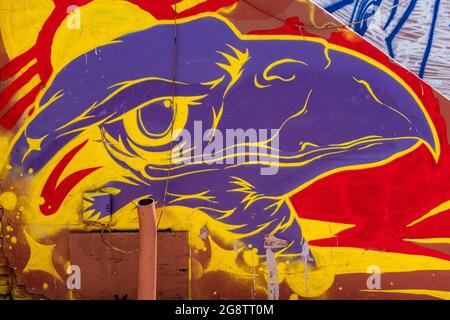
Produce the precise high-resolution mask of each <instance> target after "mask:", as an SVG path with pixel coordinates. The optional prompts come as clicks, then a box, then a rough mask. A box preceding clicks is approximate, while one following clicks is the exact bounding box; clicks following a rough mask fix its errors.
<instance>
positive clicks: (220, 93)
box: [11, 18, 434, 253]
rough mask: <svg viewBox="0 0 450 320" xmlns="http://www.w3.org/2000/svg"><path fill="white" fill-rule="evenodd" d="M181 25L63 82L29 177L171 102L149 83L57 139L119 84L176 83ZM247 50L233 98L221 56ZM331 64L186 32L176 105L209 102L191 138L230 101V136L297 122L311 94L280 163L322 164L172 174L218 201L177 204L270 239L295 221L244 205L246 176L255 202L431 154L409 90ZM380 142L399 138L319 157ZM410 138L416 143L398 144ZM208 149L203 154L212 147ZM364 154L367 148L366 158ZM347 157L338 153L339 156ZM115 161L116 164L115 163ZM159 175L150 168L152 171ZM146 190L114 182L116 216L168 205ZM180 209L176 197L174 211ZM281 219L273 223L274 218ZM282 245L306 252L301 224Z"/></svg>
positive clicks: (229, 37) (149, 35)
mask: <svg viewBox="0 0 450 320" xmlns="http://www.w3.org/2000/svg"><path fill="white" fill-rule="evenodd" d="M172 34H173V26H170V25H165V26H164V25H163V26H157V27H153V28H151V29H148V30H145V31H142V32H137V33H133V34H130V35H127V36H125V37H123V38H122V39H121V42H120V43H117V44H113V45H108V46H104V47H101V48H98V49H97V50H96V51H92V52H89V53H87V54H85V55H83V56H81V57H79V58H77V59H76V60H74V61H73V62H71V63H70V64H69V65H68V66H67V67H66V68H64V70H62V71H61V72H60V74H59V75H58V76H57V77H56V79H55V81H54V83H53V84H52V86H51V87H50V88H49V89H48V91H47V93H46V94H45V96H44V98H43V101H42V102H41V103H42V104H44V103H45V102H46V101H47V100H48V99H49V98H50V97H51V96H52V95H54V94H55V93H56V92H59V91H62V92H63V93H64V96H63V97H62V98H61V99H59V100H58V101H56V102H54V103H53V104H51V105H50V106H48V107H47V109H45V110H44V111H43V112H41V113H40V114H39V115H38V116H37V117H36V118H35V119H34V121H33V122H32V123H31V124H30V125H29V126H28V128H27V130H26V134H27V136H28V137H32V138H39V137H42V136H43V135H46V134H48V135H49V137H48V138H46V139H45V140H44V142H43V144H42V152H39V153H37V152H34V153H32V154H31V155H30V156H29V157H28V158H27V159H26V161H25V163H24V165H23V166H24V167H25V168H27V167H32V168H33V169H34V170H35V171H39V169H40V168H42V166H43V165H45V164H46V163H47V162H48V161H49V160H50V159H51V158H52V157H54V155H55V154H56V152H58V151H59V150H60V148H61V147H63V146H64V145H65V144H67V143H68V142H70V141H71V140H72V139H73V138H75V137H76V136H77V135H78V134H79V132H76V133H70V134H67V135H63V136H61V135H62V134H64V133H67V132H69V131H72V130H75V129H79V128H84V127H86V126H88V125H90V124H93V123H98V122H99V121H101V120H104V119H106V118H107V117H109V116H111V115H112V116H111V117H112V118H110V119H117V118H119V117H120V116H121V115H123V114H124V113H126V112H127V111H130V110H132V109H134V108H135V107H136V106H138V105H139V104H141V103H143V102H145V101H148V100H150V99H154V98H158V97H165V96H168V97H170V96H172V89H173V88H172V83H170V82H165V81H158V80H155V81H146V82H143V83H140V84H136V85H133V86H131V87H129V88H127V89H126V90H124V91H123V92H121V93H120V94H117V95H116V96H114V98H113V99H111V100H110V101H109V102H107V103H105V104H103V105H101V106H99V107H97V108H95V109H93V110H92V111H90V112H89V113H88V116H89V117H88V118H87V119H86V120H83V121H79V122H77V123H74V124H72V125H69V126H67V127H65V128H64V129H60V130H58V128H60V127H61V126H63V125H65V124H67V123H68V122H70V121H71V120H72V119H74V118H75V117H77V116H78V115H80V114H81V113H82V112H84V111H85V110H86V109H87V108H89V107H90V106H91V105H92V104H93V103H94V102H100V101H101V100H102V99H104V98H105V97H106V96H107V95H108V94H110V93H111V92H112V91H113V90H114V89H108V87H110V86H111V85H114V84H117V83H120V82H123V81H127V80H134V79H138V78H143V77H160V78H166V79H169V80H170V79H172V78H173V71H174V70H173V49H174V48H173V39H172ZM227 45H231V46H233V47H234V48H236V49H238V50H240V51H242V52H245V51H246V50H248V52H249V55H250V59H249V60H248V62H247V63H245V65H244V66H243V72H242V75H241V77H240V78H239V80H238V81H237V82H236V83H235V84H234V85H233V86H232V87H231V89H230V90H229V91H228V92H227V94H226V95H225V96H224V93H225V90H226V88H227V86H228V84H229V83H230V80H231V79H230V76H229V74H228V73H227V72H225V71H224V70H223V69H222V68H221V67H220V66H218V65H217V63H222V64H227V61H226V59H225V58H224V57H223V56H222V55H220V54H219V53H218V52H217V51H221V52H225V53H227V54H230V55H233V51H232V50H231V49H230V47H229V46H227ZM329 56H330V59H331V61H332V63H331V66H330V67H329V68H327V69H325V66H326V65H327V60H326V58H325V56H324V48H323V45H322V44H319V43H314V42H308V41H302V40H301V38H299V39H298V40H295V41H294V40H291V41H288V40H264V41H261V40H245V41H244V40H240V39H238V37H237V36H236V35H235V34H234V33H233V32H232V31H231V30H230V29H229V28H228V26H226V24H224V23H223V22H221V21H218V20H216V19H212V18H203V19H199V20H196V21H193V22H189V23H185V24H180V25H178V27H177V66H176V67H177V68H176V79H177V81H180V82H184V83H186V84H177V85H176V86H175V94H176V95H177V96H202V95H207V96H206V97H205V98H203V99H202V100H201V104H200V105H197V106H193V107H191V108H190V111H189V117H188V122H187V125H186V129H187V130H189V131H190V132H193V130H194V127H193V126H194V121H202V125H203V128H205V129H207V128H209V127H211V125H212V121H213V113H212V107H215V109H216V112H217V111H218V110H219V107H220V106H221V104H222V103H223V106H224V110H223V115H222V118H221V120H220V122H219V125H218V129H219V130H222V131H223V132H224V131H225V130H226V129H227V128H242V129H244V130H246V129H249V128H256V129H277V128H279V127H280V126H281V124H282V123H283V122H284V121H285V120H286V119H287V118H289V117H291V116H292V115H294V114H295V113H297V112H298V111H299V110H300V109H301V107H302V106H303V104H304V103H305V100H306V97H307V95H308V93H309V92H311V90H312V92H311V97H310V100H309V103H308V106H307V112H305V113H304V114H302V115H301V116H298V117H296V118H293V119H292V120H290V121H289V122H288V123H287V124H286V125H285V126H284V127H283V129H282V130H281V132H280V139H279V141H280V145H279V149H280V156H281V157H289V156H294V155H302V154H303V153H306V152H308V151H314V152H313V153H311V154H310V155H306V154H305V155H302V159H303V160H308V159H312V158H313V157H317V156H323V157H321V158H318V159H316V160H314V161H311V162H309V163H307V164H304V165H301V166H300V165H296V166H286V167H281V168H280V169H279V171H278V173H277V174H276V175H269V176H263V175H261V174H260V169H261V166H260V165H256V164H252V163H244V164H242V165H240V166H236V167H233V168H230V167H228V166H227V165H208V164H204V163H203V164H198V165H189V166H185V167H183V168H180V169H175V170H172V172H171V175H179V174H186V175H185V176H183V177H180V178H176V179H171V180H170V183H169V192H170V193H172V194H188V193H189V194H191V193H192V194H193V193H200V192H203V191H206V190H211V191H210V193H209V194H208V195H210V196H214V197H215V203H211V202H207V201H204V200H186V201H180V202H177V205H185V206H188V207H192V208H195V207H205V206H207V207H211V208H215V209H220V210H229V209H233V208H236V211H235V213H234V214H233V215H231V216H230V217H228V218H227V219H224V220H222V221H223V222H226V223H229V224H233V225H245V226H243V227H241V228H240V229H237V230H236V232H238V233H242V234H245V233H248V232H251V231H254V230H255V229H257V228H258V226H260V225H261V224H264V223H268V224H269V226H268V227H267V229H265V230H264V231H263V232H264V233H269V232H270V231H271V230H273V229H274V228H275V227H276V226H277V224H278V223H281V222H282V221H283V219H284V221H286V219H288V218H289V215H290V212H289V208H288V206H287V204H286V203H282V204H281V206H280V208H279V210H278V211H277V212H272V210H273V209H270V210H269V209H267V207H269V206H270V205H272V204H274V200H270V199H264V198H261V200H259V201H255V202H254V203H252V204H250V205H249V206H247V207H246V202H242V199H243V198H244V197H245V196H246V195H247V193H243V192H235V191H231V190H232V189H236V188H238V187H237V186H236V185H235V184H234V183H233V182H235V181H236V179H235V178H234V177H239V178H241V179H244V180H246V181H247V182H249V183H251V184H252V185H253V186H254V188H251V190H248V192H254V193H255V194H260V195H267V196H281V195H283V194H286V193H287V192H289V191H291V190H294V189H296V188H297V187H299V186H300V185H302V184H304V183H306V182H308V181H310V180H311V179H313V178H315V177H317V176H318V175H320V174H323V173H326V172H328V171H330V170H333V169H336V168H342V167H344V166H354V165H358V164H369V163H374V162H378V161H380V160H383V159H386V158H388V157H390V156H392V155H394V154H396V153H398V152H401V151H403V150H406V149H407V148H409V147H411V146H412V145H413V144H415V143H416V142H417V141H418V139H419V138H420V139H423V140H425V141H427V142H428V143H429V144H430V145H431V146H433V147H434V140H433V138H432V133H431V130H430V127H429V125H428V123H427V121H426V118H425V116H424V114H423V112H422V110H421V109H420V107H419V106H418V105H417V103H416V102H415V100H414V99H413V97H412V96H411V95H410V94H409V92H408V91H407V90H406V89H405V88H404V87H402V86H401V85H400V84H399V83H398V82H397V81H396V80H395V79H393V78H392V77H390V76H389V75H388V74H386V73H385V72H383V71H381V70H380V69H378V68H376V67H374V66H372V65H370V64H369V63H367V62H366V61H364V60H360V59H358V58H356V57H354V56H351V55H348V54H346V53H342V52H339V51H333V50H330V52H329ZM280 59H295V60H301V61H303V62H305V63H306V64H307V66H305V65H303V64H292V63H290V64H284V65H280V66H278V67H277V68H274V69H273V70H272V73H273V74H275V73H276V74H277V75H279V76H282V77H285V78H289V77H291V76H292V75H295V77H296V78H295V80H292V81H289V82H284V81H280V80H273V81H270V82H267V81H264V80H263V77H262V74H263V72H264V69H265V68H266V67H267V66H268V65H270V64H271V63H273V62H274V61H276V60H280ZM255 74H257V75H258V77H259V79H260V81H261V82H262V83H264V84H266V85H268V84H270V86H268V87H266V88H264V89H261V88H257V87H256V86H255V84H254V76H255ZM222 76H225V79H224V81H223V82H222V83H221V84H219V85H218V86H217V87H215V88H213V89H211V88H210V87H209V86H207V85H204V84H202V83H205V82H208V81H212V80H215V79H219V78H221V77H222ZM353 77H355V78H357V79H360V80H364V81H367V82H368V83H369V84H370V85H371V87H372V89H373V91H374V92H375V93H376V95H377V97H378V98H379V99H380V100H381V101H382V102H383V103H385V104H386V105H389V106H392V107H393V108H395V109H396V110H397V111H398V112H399V113H402V114H403V115H404V116H405V117H407V118H408V119H409V122H408V121H407V120H406V119H405V118H404V117H402V116H401V115H400V114H399V113H398V112H394V111H393V110H391V109H389V108H387V107H386V106H383V105H380V104H379V103H378V102H377V101H375V100H374V98H373V97H372V96H371V95H370V94H369V92H368V91H367V89H366V88H365V87H364V86H363V85H362V84H360V83H357V82H356V81H355V80H354V79H353ZM141 115H142V120H143V123H142V124H140V126H141V129H142V131H144V128H145V130H147V131H150V132H152V133H161V132H163V131H164V130H165V129H166V128H167V127H168V126H169V125H170V122H171V119H172V116H173V110H172V109H170V108H167V107H166V106H164V104H163V102H160V103H156V104H154V105H152V106H148V107H145V108H144V109H142V112H141ZM100 129H102V130H105V131H106V132H108V133H109V134H110V135H111V136H112V137H114V138H116V139H117V138H118V137H119V136H120V137H121V138H122V139H123V140H124V141H125V144H126V146H127V147H128V149H129V151H130V152H131V153H132V154H134V156H136V157H137V156H138V155H137V154H136V153H135V152H134V151H132V148H131V146H130V144H129V143H127V142H126V141H127V139H130V140H131V141H133V136H132V135H131V134H130V133H129V132H126V130H125V128H124V125H123V123H122V122H121V121H117V122H114V123H111V124H103V125H100ZM369 135H374V136H380V137H384V138H400V139H398V140H395V141H389V142H386V141H383V142H380V143H379V144H376V145H373V146H371V145H370V143H367V144H360V145H357V146H355V147H354V148H349V149H347V150H345V151H343V152H340V153H334V154H331V155H325V154H326V153H327V152H328V150H322V151H319V149H320V148H321V147H326V146H328V145H330V144H337V143H343V142H346V141H351V140H355V139H359V138H361V137H365V136H369ZM401 137H409V138H401ZM301 142H311V143H314V144H315V145H317V146H318V147H307V148H306V149H305V150H304V151H303V153H302V152H300V151H299V150H300V144H301ZM206 146H207V143H206V142H205V143H204V145H203V147H206ZM26 147H27V144H26V141H25V136H22V137H21V138H20V139H19V141H18V142H17V144H16V147H15V150H16V152H15V153H13V155H12V158H11V161H12V163H13V164H18V163H20V162H21V160H22V157H23V154H24V152H25V150H26ZM140 147H141V148H142V149H145V150H149V151H150V150H153V151H161V150H169V149H170V148H171V145H170V144H167V145H164V146H160V147H157V148H155V147H153V148H151V147H148V146H140ZM362 147H365V148H362ZM336 151H339V150H336ZM111 156H112V157H113V158H114V156H113V155H112V154H111ZM114 159H115V160H116V161H117V162H118V163H119V164H120V165H121V166H123V167H125V168H127V169H128V170H129V172H130V176H133V175H135V176H137V177H139V178H141V179H145V178H144V176H143V175H142V172H139V171H138V170H136V168H133V167H130V166H129V165H128V164H127V163H126V162H123V161H119V160H118V159H116V158H114ZM280 161H281V162H282V163H283V164H284V165H289V164H293V162H294V160H293V159H282V160H280ZM150 165H151V167H150ZM164 169H167V168H165V167H163V166H160V165H158V164H149V167H148V169H147V170H146V171H147V173H148V174H150V175H152V176H155V177H162V178H164V177H165V176H166V175H167V171H166V170H164ZM204 169H211V170H210V171H208V172H203V173H192V172H193V171H195V170H204ZM146 183H147V184H146V185H142V184H138V186H133V185H128V184H124V183H121V182H116V181H111V182H110V184H109V185H108V186H114V187H116V188H120V189H121V190H122V192H121V193H120V194H119V195H117V196H115V197H114V198H113V200H112V201H113V211H117V210H118V209H119V208H120V207H122V206H123V205H125V204H127V203H129V202H130V201H132V200H134V199H135V198H136V197H139V196H143V195H147V194H151V195H152V197H153V198H155V199H156V200H157V201H159V203H162V198H163V193H164V188H165V181H164V179H162V180H158V181H156V180H149V179H146ZM170 200H173V198H171V197H170V196H169V197H168V201H170ZM206 212H207V213H208V214H210V215H211V216H212V217H214V218H219V216H218V215H217V213H215V212H214V211H213V210H209V211H208V210H206ZM272 213H273V214H272ZM277 236H278V237H280V238H282V239H287V240H290V241H295V242H294V244H293V245H292V246H291V247H290V248H289V250H288V251H287V252H288V253H289V252H291V253H292V252H297V253H298V252H301V239H302V237H301V231H300V228H299V226H298V225H297V224H296V223H294V224H293V225H292V226H291V227H289V228H287V229H286V230H283V229H281V230H280V231H279V232H278V233H277ZM246 241H247V242H248V243H252V244H253V245H254V246H256V247H258V248H262V245H263V242H264V237H263V235H262V234H257V235H254V236H252V237H248V238H247V239H246Z"/></svg>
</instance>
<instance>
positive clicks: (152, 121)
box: [136, 99, 174, 136]
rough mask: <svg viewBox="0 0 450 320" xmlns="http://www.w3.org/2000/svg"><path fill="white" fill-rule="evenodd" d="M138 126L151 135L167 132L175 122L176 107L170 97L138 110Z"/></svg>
mask: <svg viewBox="0 0 450 320" xmlns="http://www.w3.org/2000/svg"><path fill="white" fill-rule="evenodd" d="M136 116H137V122H138V126H139V128H140V129H141V131H143V132H145V133H146V134H148V135H149V136H163V135H165V134H167V132H168V131H169V130H170V128H171V126H172V124H173V117H174V109H173V108H172V101H171V100H169V99H166V100H162V101H157V102H154V103H152V104H150V105H148V106H146V107H144V108H142V109H139V110H137V112H136Z"/></svg>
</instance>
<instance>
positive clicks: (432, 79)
mask: <svg viewBox="0 0 450 320" xmlns="http://www.w3.org/2000/svg"><path fill="white" fill-rule="evenodd" d="M314 2H315V3H317V4H318V5H320V6H322V7H323V8H325V9H326V10H327V11H328V12H330V13H332V14H333V15H335V16H336V17H338V18H339V19H340V20H341V21H342V22H344V23H346V24H348V25H349V26H351V28H352V29H353V30H355V31H356V32H357V33H359V34H360V35H362V36H364V37H365V38H366V39H368V40H369V41H370V42H371V43H373V44H375V45H376V46H377V48H380V49H382V50H383V51H384V52H386V53H387V54H389V55H390V56H391V57H392V58H394V59H396V60H397V61H398V62H399V63H401V64H402V65H403V66H405V67H406V68H408V69H409V70H411V71H412V72H414V73H415V74H417V75H418V76H419V77H420V78H423V79H426V80H427V82H428V83H429V84H431V85H432V86H433V87H434V88H436V89H437V90H438V91H440V92H441V93H442V94H444V95H445V96H447V97H448V96H449V95H450V93H449V92H450V90H449V85H450V84H449V82H448V80H447V77H446V74H448V72H449V70H448V64H447V63H446V61H445V58H444V56H445V52H446V51H448V49H449V48H448V43H449V40H450V39H449V36H448V28H449V25H448V21H447V17H448V15H449V13H450V6H449V5H448V3H446V2H445V1H440V0H433V1H416V0H406V1H402V0H383V1H382V0H378V1H373V0H370V1H369V0H314Z"/></svg>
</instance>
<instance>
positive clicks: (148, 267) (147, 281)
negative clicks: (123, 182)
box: [137, 199, 157, 300]
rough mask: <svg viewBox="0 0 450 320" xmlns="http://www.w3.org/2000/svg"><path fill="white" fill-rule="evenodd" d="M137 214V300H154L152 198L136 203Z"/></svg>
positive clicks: (153, 216)
mask: <svg viewBox="0 0 450 320" xmlns="http://www.w3.org/2000/svg"><path fill="white" fill-rule="evenodd" d="M137 208H138V216H139V266H138V300H156V273H157V272H156V268H157V226H156V208H155V201H154V200H153V199H142V200H139V201H138V203H137Z"/></svg>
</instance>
